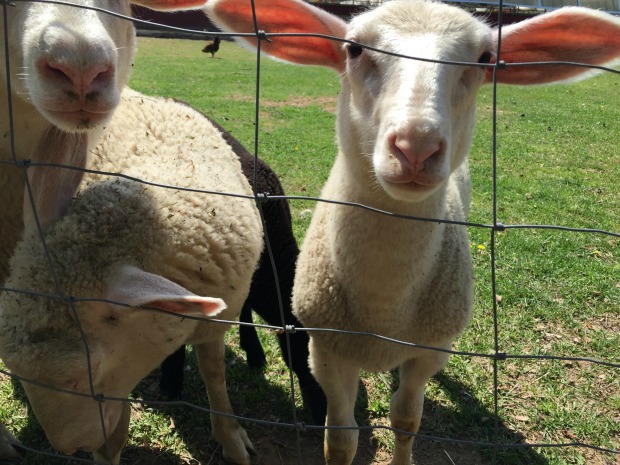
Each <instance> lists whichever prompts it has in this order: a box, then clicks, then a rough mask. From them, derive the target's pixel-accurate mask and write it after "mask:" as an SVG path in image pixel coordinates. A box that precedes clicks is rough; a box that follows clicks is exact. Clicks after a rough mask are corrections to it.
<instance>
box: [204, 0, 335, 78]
mask: <svg viewBox="0 0 620 465" xmlns="http://www.w3.org/2000/svg"><path fill="white" fill-rule="evenodd" d="M255 8H256V18H257V27H258V30H262V31H265V32H267V33H305V34H322V35H329V36H334V37H338V38H342V37H344V33H345V28H346V25H345V23H344V22H343V21H341V20H340V19H338V18H336V17H334V16H331V15H329V14H328V13H326V12H325V11H323V10H319V9H318V8H315V7H312V6H310V5H308V4H306V3H304V2H301V1H297V0H255ZM206 11H207V13H208V14H209V17H210V18H211V19H212V20H214V21H215V22H216V23H217V24H218V26H219V27H220V28H222V29H223V30H229V31H233V32H241V33H254V32H255V29H254V17H253V12H252V8H251V4H250V1H249V0H247V1H238V0H216V1H214V0H211V2H210V3H209V4H208V5H207V10H206ZM242 40H244V41H246V42H249V43H250V44H251V45H252V47H254V48H256V46H257V44H256V40H255V39H249V38H243V39H242ZM270 40H271V42H267V41H263V42H262V43H261V50H263V51H264V52H265V53H267V54H269V55H271V56H273V57H275V58H280V59H282V60H285V61H288V62H291V63H299V64H304V65H320V66H328V67H331V68H334V69H337V70H341V69H342V66H343V58H344V57H343V54H342V52H341V48H342V47H341V44H340V42H338V41H333V40H329V39H323V38H320V37H272V38H270Z"/></svg>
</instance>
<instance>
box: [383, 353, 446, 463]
mask: <svg viewBox="0 0 620 465" xmlns="http://www.w3.org/2000/svg"><path fill="white" fill-rule="evenodd" d="M447 361H448V354H446V353H443V352H435V351H428V350H427V351H424V352H422V354H421V355H420V356H419V357H417V358H415V359H410V360H407V361H406V362H405V363H403V364H402V365H401V366H400V384H399V386H398V389H397V390H396V392H395V393H394V394H393V395H392V400H391V402H390V418H391V420H392V427H393V428H396V429H398V430H402V431H407V432H409V433H417V431H418V428H419V427H420V420H421V418H422V409H423V406H424V390H425V387H426V383H427V382H428V380H429V379H430V378H431V376H433V375H434V374H435V373H437V372H438V371H439V370H441V368H442V367H443V366H444V365H445V364H446V362H447ZM412 446H413V435H411V434H405V433H395V441H394V457H393V458H392V462H391V465H411V449H412Z"/></svg>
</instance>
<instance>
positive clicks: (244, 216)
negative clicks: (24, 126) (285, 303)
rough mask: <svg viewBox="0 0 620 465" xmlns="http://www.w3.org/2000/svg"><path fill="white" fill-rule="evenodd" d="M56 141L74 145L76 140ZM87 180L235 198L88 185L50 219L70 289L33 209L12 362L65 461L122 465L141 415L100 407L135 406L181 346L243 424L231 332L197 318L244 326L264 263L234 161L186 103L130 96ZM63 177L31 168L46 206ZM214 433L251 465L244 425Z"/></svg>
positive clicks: (7, 354) (5, 326) (211, 391)
mask: <svg viewBox="0 0 620 465" xmlns="http://www.w3.org/2000/svg"><path fill="white" fill-rule="evenodd" d="M127 128H131V131H128V130H127ZM51 132H54V130H50V133H51ZM58 132H60V131H58ZM49 138H51V139H52V140H55V141H57V140H61V141H62V140H64V139H66V140H67V141H66V142H65V143H64V145H65V146H66V145H71V144H72V143H73V141H72V140H71V135H70V134H66V133H65V134H64V135H63V134H50V135H49ZM38 150H40V152H41V154H40V157H41V159H43V160H45V159H46V158H47V156H51V157H53V156H54V154H53V153H52V154H49V152H53V151H56V150H58V151H63V150H64V147H63V146H62V144H60V146H59V144H57V145H54V146H53V147H52V146H50V145H49V144H48V143H47V141H46V140H42V141H41V145H40V147H39V149H38ZM88 168H89V169H92V170H98V171H104V172H114V173H117V172H120V173H123V174H124V175H127V176H132V177H138V178H141V179H145V180H148V181H151V182H158V183H162V184H167V185H171V186H181V187H186V188H192V189H207V190H209V191H210V192H215V193H217V192H230V193H233V194H235V196H234V197H230V196H222V195H217V194H204V195H202V194H199V193H196V192H191V191H187V190H179V189H164V188H161V187H153V186H151V185H145V184H143V183H140V182H136V181H133V180H128V179H125V178H120V177H116V176H108V175H104V174H86V175H85V176H84V178H83V180H82V181H81V184H80V185H79V190H78V193H77V196H76V197H75V199H74V200H73V201H72V199H71V194H69V195H66V196H64V197H61V196H58V197H57V198H55V199H53V202H54V203H55V204H61V205H53V207H54V208H47V209H45V210H39V211H38V215H39V219H40V222H41V224H43V225H46V226H45V227H44V228H43V232H44V238H45V243H46V244H47V249H48V250H49V256H50V257H51V263H52V267H53V269H54V270H55V273H56V276H57V277H58V283H59V284H58V286H56V285H55V283H54V281H53V277H52V274H51V271H50V268H49V267H48V262H47V261H46V258H45V257H46V255H45V252H44V249H43V246H42V243H41V238H40V237H39V234H38V232H37V228H36V223H35V221H34V215H33V213H32V212H31V211H30V209H28V208H27V207H25V211H24V216H25V233H24V238H23V239H22V240H21V241H20V242H19V243H18V244H17V246H16V249H15V253H14V255H13V257H12V259H11V263H10V275H9V278H8V280H7V283H6V287H5V288H4V289H3V291H2V293H1V295H0V357H2V359H3V360H4V362H5V364H6V366H7V367H8V368H9V369H10V370H11V372H12V373H13V374H15V375H17V376H19V377H21V378H22V384H23V386H24V389H25V391H26V394H27V396H28V400H29V401H30V403H31V405H32V409H33V412H34V413H35V415H36V417H37V419H38V421H39V423H40V424H41V426H42V427H43V429H44V431H45V433H46V435H47V437H48V439H49V441H50V442H51V444H52V446H53V447H55V448H56V449H58V450H60V451H61V452H63V453H66V454H71V453H73V452H75V451H76V450H82V451H86V452H93V453H94V458H95V459H96V460H99V461H101V462H102V463H113V464H118V463H119V460H120V453H121V449H122V447H123V444H124V443H125V440H126V437H127V430H128V425H129V417H130V410H131V409H130V404H129V403H128V402H122V401H118V400H109V399H108V400H106V401H105V402H102V403H100V402H98V400H97V398H93V397H89V395H90V394H96V395H100V394H103V395H105V396H109V397H112V398H114V399H123V398H126V397H127V396H128V394H129V393H130V392H131V390H132V389H133V388H134V387H135V386H136V384H137V383H138V382H139V381H140V380H141V379H142V378H143V377H144V376H145V375H147V374H148V373H149V372H150V371H152V370H153V369H154V368H155V367H157V366H158V365H159V364H160V363H161V362H162V361H163V360H164V358H165V357H166V356H168V355H169V354H170V353H172V352H173V351H174V350H175V349H176V348H177V347H179V346H180V345H181V344H186V343H190V344H194V345H195V347H196V353H197V358H198V364H199V367H200V371H201V374H202V376H203V378H204V381H205V384H206V387H207V393H208V395H209V403H210V408H211V409H212V410H213V411H214V412H221V413H223V414H225V415H226V414H228V415H230V414H232V407H231V405H230V402H229V399H228V395H227V393H226V382H225V377H224V333H225V332H226V331H227V329H228V328H229V327H230V324H222V323H208V322H203V321H199V320H197V319H195V318H193V319H192V318H190V317H192V316H194V317H196V316H198V317H200V316H203V315H206V316H213V315H215V314H217V313H218V312H221V313H219V315H218V316H219V317H220V318H222V319H224V320H234V319H236V318H237V317H238V315H239V312H240V310H241V307H242V305H243V302H244V301H245V299H246V297H247V294H248V291H249V288H250V282H251V279H252V275H253V273H254V270H255V268H256V265H257V263H258V260H259V257H260V254H261V251H262V244H263V239H262V225H261V221H260V217H259V214H258V210H257V208H256V205H255V201H254V199H253V195H252V191H251V189H250V186H249V183H248V182H247V180H246V178H245V176H244V174H243V172H242V171H241V166H240V163H239V160H238V158H237V157H236V155H235V154H234V152H233V150H232V149H231V148H230V146H229V145H228V144H227V143H226V141H225V140H224V139H223V138H222V137H221V135H220V133H219V132H218V131H217V130H216V129H215V128H214V126H213V125H212V124H211V123H210V122H209V121H208V120H207V119H206V118H204V117H203V116H202V115H201V114H200V113H199V112H197V111H195V110H193V109H192V108H190V107H189V106H187V105H183V104H180V103H177V102H174V101H173V100H166V99H161V98H150V97H146V96H144V95H141V94H139V93H137V92H133V91H131V90H129V89H126V90H125V91H124V92H123V94H122V101H121V103H120V105H119V107H118V108H117V110H116V113H115V115H114V117H113V118H112V120H111V121H110V123H108V126H107V127H106V129H105V131H104V133H103V134H102V136H101V140H100V143H99V144H98V145H97V147H96V148H95V150H94V152H93V154H92V156H91V159H90V162H89V164H88ZM57 171H59V169H58V168H41V167H36V166H32V167H30V168H29V170H28V176H29V182H30V185H31V186H32V189H33V191H34V198H35V199H36V198H38V194H39V191H42V192H46V191H47V190H48V189H49V188H50V186H49V184H53V183H55V182H56V180H57V177H56V176H54V174H55V173H56V172H57ZM52 187H53V186H52ZM74 190H75V189H68V190H67V192H72V191H74ZM26 205H27V204H26ZM58 212H65V213H64V214H59V213H58ZM35 270H36V272H33V271H35ZM20 291H24V292H20ZM28 291H33V292H40V293H43V294H48V295H60V296H64V295H68V296H72V299H66V298H65V299H63V298H61V299H54V298H51V299H48V298H46V297H43V296H39V297H37V296H32V295H30V294H28V293H27V292H28ZM200 296H210V297H200ZM81 299H85V300H81ZM92 299H96V300H92ZM97 299H98V300H97ZM102 299H103V300H102ZM69 301H72V302H73V303H72V304H71V305H67V302H69ZM114 302H118V303H121V304H123V303H124V304H126V305H128V306H129V307H123V306H121V305H116V304H114ZM224 302H225V305H224ZM144 306H146V307H154V308H156V309H160V310H164V311H165V312H168V314H166V313H165V312H152V311H147V310H143V309H141V308H140V307H144ZM226 306H227V308H226V309H224V308H225V307H226ZM169 313H175V314H177V315H180V316H183V317H185V318H175V317H172V316H170V314H169ZM78 323H79V325H78ZM81 332H82V333H83V336H84V339H83V338H82V334H81ZM86 343H87V346H88V350H89V356H87V355H86V352H85V344H86ZM33 382H34V383H44V384H45V385H51V386H53V387H54V388H56V389H62V390H63V391H57V390H53V389H50V388H46V387H40V385H38V384H33ZM91 383H92V386H91ZM73 393H77V394H85V395H87V396H86V397H84V396H81V397H80V396H76V395H72V394H73ZM100 412H101V413H100ZM211 421H212V429H213V433H214V435H215V438H216V439H217V440H218V441H219V442H220V443H221V444H222V446H223V455H224V458H225V459H226V460H228V461H229V462H230V463H235V464H242V465H249V463H250V458H249V453H248V450H252V443H251V442H250V440H249V438H248V436H247V434H246V433H245V431H244V430H243V429H242V428H241V427H240V425H239V424H238V422H237V420H236V419H234V418H232V417H229V416H221V415H218V414H217V413H214V414H212V415H211Z"/></svg>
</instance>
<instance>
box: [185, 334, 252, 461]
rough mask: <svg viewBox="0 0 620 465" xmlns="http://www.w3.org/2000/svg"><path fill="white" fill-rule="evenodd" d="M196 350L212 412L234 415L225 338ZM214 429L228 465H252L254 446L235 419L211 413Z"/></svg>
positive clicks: (198, 346) (201, 345) (199, 346)
mask: <svg viewBox="0 0 620 465" xmlns="http://www.w3.org/2000/svg"><path fill="white" fill-rule="evenodd" d="M195 349H196V357H197V359H198V367H199V368H200V374H201V375H202V378H203V380H204V382H205V385H206V386H207V395H208V396H209V405H210V408H211V410H213V411H215V412H220V413H224V414H229V415H234V412H233V409H232V406H231V405H230V400H229V398H228V392H227V390H226V378H225V371H226V370H225V365H224V350H225V346H224V341H223V339H216V340H212V341H209V342H206V343H203V344H199V345H197V346H196V347H195ZM211 429H212V431H213V435H214V436H215V439H216V440H217V441H218V442H219V443H220V444H221V445H222V449H223V454H222V455H223V456H224V459H225V460H226V461H227V463H231V464H236V465H250V455H249V454H248V450H250V451H254V447H253V446H252V443H251V442H250V439H249V438H248V435H247V433H246V432H245V430H244V429H243V428H241V426H240V425H239V422H238V421H237V420H236V419H235V418H231V417H227V416H223V415H219V414H217V413H212V414H211Z"/></svg>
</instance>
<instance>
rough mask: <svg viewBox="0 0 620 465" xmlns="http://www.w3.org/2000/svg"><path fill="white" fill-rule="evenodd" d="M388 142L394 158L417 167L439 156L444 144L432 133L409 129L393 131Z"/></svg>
mask: <svg viewBox="0 0 620 465" xmlns="http://www.w3.org/2000/svg"><path fill="white" fill-rule="evenodd" d="M389 143H390V146H391V147H390V149H391V152H392V153H393V154H394V156H395V157H396V158H398V159H399V160H400V161H401V162H406V163H408V164H410V165H411V166H413V167H417V168H420V167H422V166H423V165H424V163H425V162H427V161H429V160H430V159H432V158H433V157H439V156H440V154H441V152H442V149H443V147H444V145H445V144H444V142H443V141H442V139H441V138H440V137H438V136H436V135H434V134H428V133H415V132H413V133H412V132H410V131H405V132H400V133H394V134H393V135H392V136H391V137H390V138H389Z"/></svg>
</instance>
